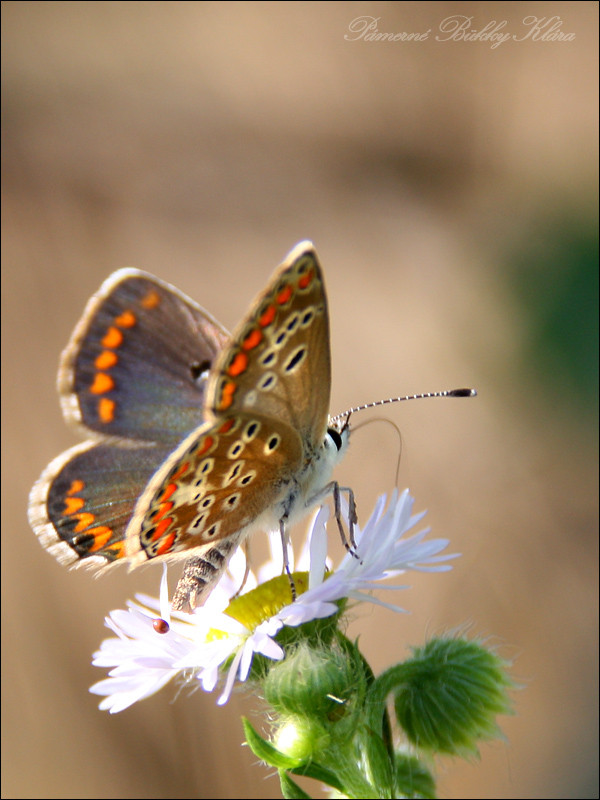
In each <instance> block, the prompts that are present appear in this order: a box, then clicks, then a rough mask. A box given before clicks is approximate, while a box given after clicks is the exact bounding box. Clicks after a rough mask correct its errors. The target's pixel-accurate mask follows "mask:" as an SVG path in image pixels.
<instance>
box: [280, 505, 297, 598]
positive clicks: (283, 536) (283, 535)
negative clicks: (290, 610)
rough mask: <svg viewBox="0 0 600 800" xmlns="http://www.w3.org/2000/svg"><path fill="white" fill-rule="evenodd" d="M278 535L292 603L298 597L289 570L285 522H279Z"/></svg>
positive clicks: (281, 520)
mask: <svg viewBox="0 0 600 800" xmlns="http://www.w3.org/2000/svg"><path fill="white" fill-rule="evenodd" d="M279 534H280V536H281V549H282V551H283V568H284V569H285V572H286V575H287V576H288V580H289V582H290V590H291V592H292V603H293V602H294V600H295V599H296V597H297V596H298V595H297V593H296V584H295V583H294V578H293V577H292V572H291V570H290V561H289V559H288V537H287V534H286V532H285V520H283V519H280V520H279Z"/></svg>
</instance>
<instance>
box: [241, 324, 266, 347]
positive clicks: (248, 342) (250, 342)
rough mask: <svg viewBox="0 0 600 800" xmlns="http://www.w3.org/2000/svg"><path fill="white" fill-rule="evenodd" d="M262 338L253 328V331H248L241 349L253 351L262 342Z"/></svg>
mask: <svg viewBox="0 0 600 800" xmlns="http://www.w3.org/2000/svg"><path fill="white" fill-rule="evenodd" d="M262 338H263V335H262V333H261V332H260V331H259V330H258V328H255V329H254V330H253V331H250V333H249V334H248V336H246V338H245V339H244V341H243V342H242V347H243V348H244V350H253V349H254V348H255V347H256V346H257V345H259V344H260V343H261V342H262Z"/></svg>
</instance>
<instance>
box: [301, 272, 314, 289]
mask: <svg viewBox="0 0 600 800" xmlns="http://www.w3.org/2000/svg"><path fill="white" fill-rule="evenodd" d="M314 276H315V271H314V269H309V270H308V272H306V273H305V274H304V275H303V276H302V277H301V278H300V279H299V280H298V287H299V288H300V289H306V288H307V287H308V286H310V284H311V283H312V280H313V278H314Z"/></svg>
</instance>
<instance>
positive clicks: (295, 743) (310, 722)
mask: <svg viewBox="0 0 600 800" xmlns="http://www.w3.org/2000/svg"><path fill="white" fill-rule="evenodd" d="M329 741H330V736H329V734H328V733H327V731H326V730H325V729H324V728H323V726H322V725H320V724H319V723H318V722H317V721H316V720H315V719H308V718H307V717H301V716H298V715H296V716H294V717H289V718H288V719H286V720H285V721H284V722H283V723H282V724H281V725H280V726H279V727H278V728H277V731H276V733H275V736H274V738H273V745H274V747H276V748H277V749H278V750H279V752H280V753H283V754H284V755H286V756H290V758H297V759H298V760H299V761H303V762H304V761H310V760H311V759H313V758H318V756H319V754H320V753H322V752H323V751H324V750H325V749H326V748H327V746H328V745H329Z"/></svg>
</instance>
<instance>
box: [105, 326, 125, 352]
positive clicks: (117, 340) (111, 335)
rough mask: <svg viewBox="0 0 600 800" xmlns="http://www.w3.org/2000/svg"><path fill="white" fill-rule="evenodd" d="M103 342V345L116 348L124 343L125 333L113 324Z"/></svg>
mask: <svg viewBox="0 0 600 800" xmlns="http://www.w3.org/2000/svg"><path fill="white" fill-rule="evenodd" d="M101 343H102V347H110V348H112V349H113V350H115V349H116V348H117V347H120V346H121V345H122V344H123V334H122V333H121V331H120V330H119V329H118V328H115V327H114V325H111V326H110V328H109V329H108V330H107V331H106V333H105V334H104V337H103V338H102V339H101Z"/></svg>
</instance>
